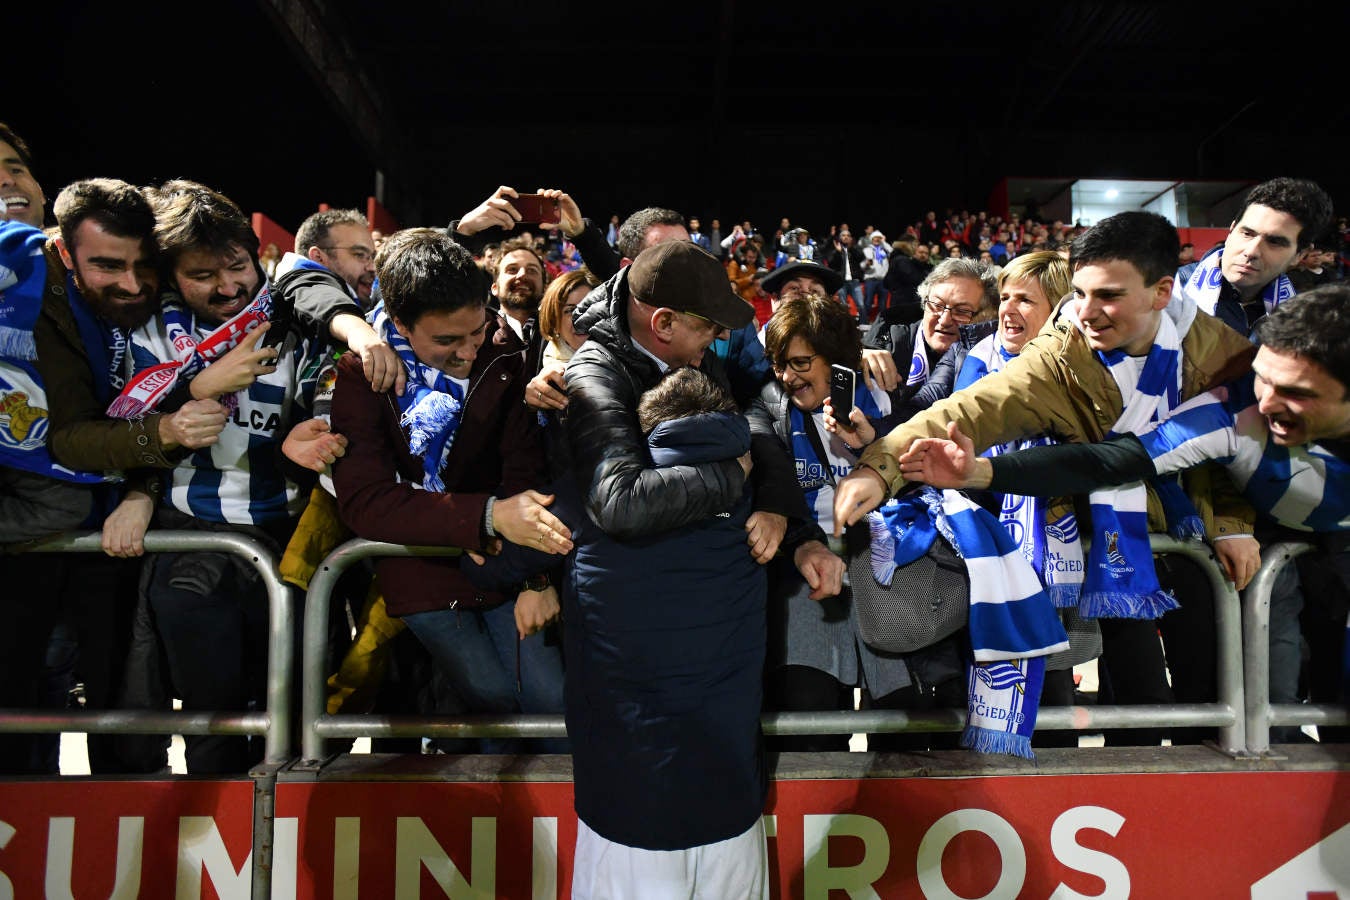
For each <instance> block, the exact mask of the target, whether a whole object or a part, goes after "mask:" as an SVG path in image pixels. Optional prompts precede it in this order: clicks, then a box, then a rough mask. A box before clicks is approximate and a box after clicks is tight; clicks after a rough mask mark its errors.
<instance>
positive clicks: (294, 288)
mask: <svg viewBox="0 0 1350 900" xmlns="http://www.w3.org/2000/svg"><path fill="white" fill-rule="evenodd" d="M276 290H278V291H279V292H282V293H285V294H286V295H287V296H288V297H289V298H290V299H291V300H292V301H293V302H294V303H295V318H296V320H297V322H298V323H299V325H300V328H301V330H302V331H303V332H304V334H305V335H307V336H308V337H310V338H314V339H316V340H320V341H323V340H327V339H328V337H329V334H328V328H329V325H330V323H331V322H332V321H333V319H334V317H336V316H338V315H340V314H342V313H348V314H349V315H353V316H356V317H358V318H360V317H362V316H364V315H365V314H364V313H363V312H362V311H361V307H360V306H359V305H358V304H357V302H356V301H355V300H353V299H352V296H351V294H349V293H347V290H346V288H345V287H344V286H343V283H342V279H341V278H339V277H337V276H336V275H334V274H333V273H331V272H327V271H323V272H321V271H319V270H317V269H292V270H291V271H289V272H287V273H286V274H285V275H283V276H282V277H281V278H280V279H278V281H277V284H276Z"/></svg>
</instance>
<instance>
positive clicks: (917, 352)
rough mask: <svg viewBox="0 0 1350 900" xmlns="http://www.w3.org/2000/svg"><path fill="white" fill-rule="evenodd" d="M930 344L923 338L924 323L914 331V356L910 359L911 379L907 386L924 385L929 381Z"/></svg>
mask: <svg viewBox="0 0 1350 900" xmlns="http://www.w3.org/2000/svg"><path fill="white" fill-rule="evenodd" d="M928 369H929V367H928V342H927V340H925V339H924V336H923V323H922V322H920V323H919V327H918V328H917V329H915V331H914V354H913V355H912V356H911V357H910V358H909V377H908V378H906V379H905V384H907V385H917V384H923V383H924V382H925V381H927V380H928V375H929V371H928Z"/></svg>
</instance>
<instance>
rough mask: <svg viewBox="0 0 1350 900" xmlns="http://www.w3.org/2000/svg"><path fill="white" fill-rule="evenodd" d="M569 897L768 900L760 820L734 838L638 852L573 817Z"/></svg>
mask: <svg viewBox="0 0 1350 900" xmlns="http://www.w3.org/2000/svg"><path fill="white" fill-rule="evenodd" d="M574 866H575V868H574V870H573V872H572V898H573V900H768V897H769V852H768V846H767V845H766V842H765V836H764V819H763V818H762V817H761V818H759V819H756V820H755V824H754V825H752V826H751V827H750V829H749V830H748V831H745V832H743V833H741V834H738V835H737V836H736V837H733V838H727V839H726V840H725V841H718V842H717V843H715V844H703V845H702V846H699V847H690V848H689V849H688V850H642V849H639V848H637V847H626V846H624V845H623V844H616V843H614V842H613V841H611V840H607V839H606V838H603V837H601V836H600V835H598V834H596V833H595V832H594V831H592V830H591V829H590V828H588V827H587V826H586V823H585V822H583V821H581V820H580V819H578V820H577V852H576V855H575V857H574Z"/></svg>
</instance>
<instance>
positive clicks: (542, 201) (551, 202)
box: [511, 194, 559, 225]
mask: <svg viewBox="0 0 1350 900" xmlns="http://www.w3.org/2000/svg"><path fill="white" fill-rule="evenodd" d="M511 205H512V206H514V207H515V208H516V212H518V213H520V221H521V222H522V223H525V222H528V223H530V224H534V225H537V224H539V223H540V222H557V221H558V220H559V214H558V201H557V200H555V199H553V198H552V197H545V196H544V195H543V194H520V195H518V196H517V197H515V198H514V199H512V200H511Z"/></svg>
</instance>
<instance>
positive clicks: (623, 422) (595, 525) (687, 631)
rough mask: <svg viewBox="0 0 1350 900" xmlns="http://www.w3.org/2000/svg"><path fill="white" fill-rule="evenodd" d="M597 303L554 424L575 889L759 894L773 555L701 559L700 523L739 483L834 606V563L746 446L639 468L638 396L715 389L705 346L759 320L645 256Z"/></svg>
mask: <svg viewBox="0 0 1350 900" xmlns="http://www.w3.org/2000/svg"><path fill="white" fill-rule="evenodd" d="M597 293H598V294H599V296H598V297H596V296H595V294H593V295H592V296H593V297H595V300H594V302H592V303H591V304H590V305H589V306H587V307H586V308H585V309H584V310H582V311H581V312H580V313H579V314H578V317H577V323H576V326H577V328H578V329H581V330H584V331H585V332H586V334H587V336H588V340H587V342H586V343H585V344H584V345H583V346H582V347H581V349H579V350H578V351H577V352H576V355H575V356H573V357H572V359H571V361H570V362H569V364H568V366H567V370H566V382H567V390H568V394H569V396H570V403H569V404H568V406H567V409H566V412H565V413H564V415H563V425H564V430H565V433H566V436H567V441H566V443H567V445H568V448H569V449H570V452H571V456H572V466H571V472H572V473H573V484H572V485H570V486H569V488H574V489H575V490H576V491H577V492H578V493H579V494H580V497H579V498H578V499H579V500H580V501H581V502H582V503H584V508H585V509H586V513H587V515H586V517H585V519H584V520H583V521H582V522H581V523H579V525H578V527H577V529H576V531H575V536H574V545H575V551H574V554H575V555H574V558H573V569H572V571H573V575H572V577H571V579H570V581H571V584H570V586H569V588H568V590H567V591H566V592H565V595H564V598H563V615H564V618H565V620H566V622H567V628H566V630H565V632H564V640H565V641H566V648H565V652H566V658H567V667H566V674H565V678H566V707H567V731H568V734H569V735H570V736H571V739H572V742H573V744H572V760H573V783H574V788H575V802H576V810H577V817H578V819H579V822H578V826H577V850H576V855H575V869H574V873H573V883H572V896H574V897H579V898H586V897H600V896H606V897H608V896H661V897H666V896H672V897H673V896H681V897H686V896H700V897H702V896H707V897H768V871H767V856H766V849H765V835H764V830H763V824H762V819H761V815H762V812H763V807H764V800H765V792H766V785H767V781H766V771H765V767H764V761H763V754H762V750H761V743H762V740H761V735H760V730H759V713H760V709H761V698H762V693H763V687H762V678H763V665H764V654H765V641H766V637H765V635H766V627H767V626H766V621H765V617H766V610H765V606H766V602H767V596H766V595H767V583H766V579H765V571H764V568H763V567H762V565H761V563H763V562H767V561H768V559H770V558H772V557H773V555H774V554H773V552H772V551H770V550H769V549H768V548H766V547H760V546H758V545H757V544H753V543H752V544H751V546H750V547H749V549H748V551H738V546H737V545H738V544H739V541H740V539H739V538H738V537H736V536H735V535H734V534H733V535H731V536H730V537H729V538H728V540H730V541H732V542H733V543H729V544H724V545H722V546H721V547H720V549H717V550H716V551H715V552H714V551H713V550H712V549H710V548H709V547H708V546H707V545H706V541H707V533H706V531H704V530H703V526H704V525H706V524H707V523H708V522H710V521H717V520H718V519H719V518H720V517H724V516H726V515H728V513H729V511H730V510H732V509H733V508H734V507H736V506H737V504H738V502H740V501H741V500H742V498H743V495H744V494H745V492H746V490H747V488H748V487H750V486H751V485H753V499H752V504H753V507H754V509H755V510H756V511H772V512H775V513H778V514H781V515H783V516H784V517H786V518H790V519H792V520H793V522H794V523H800V524H799V525H796V526H795V527H788V528H787V531H786V537H785V539H784V540H783V541H782V545H783V547H785V548H787V549H785V550H784V551H783V552H785V553H786V552H791V554H792V557H791V558H792V559H793V560H794V562H795V563H796V565H797V567H798V569H799V570H800V571H801V572H802V574H803V576H804V577H805V578H806V579H807V581H808V582H809V583H811V584H812V585H813V587H817V588H818V589H820V590H822V591H824V592H826V593H830V594H833V593H838V591H839V590H840V582H841V577H842V572H843V563H842V561H841V560H840V559H839V558H838V557H836V556H834V555H833V554H832V553H830V552H829V550H828V549H827V548H826V546H825V545H824V543H823V542H822V540H821V538H823V534H821V533H820V532H819V529H818V528H815V527H813V526H811V525H809V524H807V523H806V522H805V512H806V510H805V502H804V500H803V499H802V497H801V494H800V489H799V488H797V485H796V479H795V477H793V476H792V474H791V471H790V470H788V471H787V473H786V477H777V476H776V475H775V476H772V477H766V475H765V473H766V472H772V471H774V470H772V469H771V468H770V467H769V465H768V460H766V461H765V465H763V466H760V465H752V462H751V459H752V457H753V458H754V459H755V460H756V463H758V462H759V460H760V457H759V455H758V454H756V453H755V450H754V447H753V440H752V439H750V438H749V437H748V436H747V439H746V443H745V444H744V445H742V446H750V447H751V451H750V452H749V453H745V454H744V455H742V456H740V457H732V458H727V459H717V458H715V457H713V458H711V459H710V461H708V462H702V463H698V464H695V465H676V466H670V467H665V468H659V467H657V466H656V465H655V464H654V463H653V460H652V455H651V452H650V449H649V445H648V442H647V439H646V438H645V437H644V436H643V434H642V432H641V429H640V426H639V422H638V416H637V408H638V402H639V399H640V397H641V396H642V394H643V393H645V392H646V391H648V390H650V389H651V388H652V387H654V386H655V385H656V384H657V383H658V382H660V381H661V379H662V377H663V376H664V375H665V373H667V372H669V371H673V370H677V369H679V368H681V367H684V366H697V367H698V368H700V369H702V370H703V371H704V372H705V373H706V374H707V375H709V376H710V377H711V378H712V379H713V380H714V381H716V382H719V383H721V384H722V385H723V386H724V387H726V386H727V385H726V379H725V376H724V375H723V373H722V368H721V365H720V360H718V358H717V357H716V355H715V354H712V353H708V352H707V351H708V348H709V347H710V346H711V345H712V343H713V341H714V340H715V339H716V338H717V337H718V336H719V335H724V334H725V333H726V332H727V331H729V330H731V329H738V328H742V327H744V326H745V325H747V324H748V323H749V322H750V319H751V317H752V315H753V310H752V308H751V307H750V305H749V304H747V303H746V302H745V301H744V300H742V299H741V298H740V297H739V296H737V295H736V294H735V293H734V292H733V291H732V288H731V284H730V282H729V281H728V280H727V277H726V273H725V271H724V270H723V268H722V266H721V264H720V263H719V262H718V261H717V259H716V257H714V256H712V255H711V254H710V253H708V252H706V251H705V250H703V249H701V248H699V247H697V246H696V245H694V244H693V243H691V242H689V241H668V242H665V243H659V244H657V245H655V246H653V247H650V248H648V249H646V250H644V251H642V252H641V253H639V254H638V256H637V258H636V259H635V260H634V261H633V263H632V265H631V266H629V267H627V268H625V269H624V270H622V271H621V272H620V273H619V275H617V276H616V277H615V278H613V279H610V280H609V281H608V282H606V283H605V284H604V285H602V286H601V287H600V288H597ZM778 455H779V456H782V453H781V450H780V451H779V452H778ZM752 471H753V476H752ZM747 529H748V525H747ZM774 543H775V545H777V541H776V540H775V541H774ZM773 549H777V547H776V546H775V547H774V548H773ZM663 567H664V568H663ZM667 569H668V570H669V573H670V575H671V577H666V575H665V570H667ZM677 572H678V577H676V573H677Z"/></svg>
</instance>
